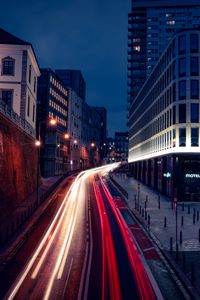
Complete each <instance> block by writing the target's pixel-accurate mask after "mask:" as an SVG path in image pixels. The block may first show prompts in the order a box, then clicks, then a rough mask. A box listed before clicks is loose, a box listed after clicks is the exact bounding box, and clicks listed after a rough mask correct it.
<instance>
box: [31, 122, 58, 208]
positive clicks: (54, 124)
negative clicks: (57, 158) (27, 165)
mask: <svg viewBox="0 0 200 300" xmlns="http://www.w3.org/2000/svg"><path fill="white" fill-rule="evenodd" d="M41 124H49V125H51V126H56V125H57V120H56V119H55V118H51V119H50V120H49V121H48V122H46V121H40V122H39V123H38V140H36V141H35V146H36V147H37V154H38V161H37V183H36V188H37V194H36V208H38V205H39V175H40V147H41Z"/></svg>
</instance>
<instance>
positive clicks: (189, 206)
mask: <svg viewBox="0 0 200 300" xmlns="http://www.w3.org/2000/svg"><path fill="white" fill-rule="evenodd" d="M189 214H190V205H189V204H188V215H189Z"/></svg>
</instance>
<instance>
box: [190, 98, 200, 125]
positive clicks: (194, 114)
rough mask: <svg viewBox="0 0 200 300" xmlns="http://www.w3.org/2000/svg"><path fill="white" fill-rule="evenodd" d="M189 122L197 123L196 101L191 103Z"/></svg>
mask: <svg viewBox="0 0 200 300" xmlns="http://www.w3.org/2000/svg"><path fill="white" fill-rule="evenodd" d="M191 122H192V123H199V104H198V103H192V104H191Z"/></svg>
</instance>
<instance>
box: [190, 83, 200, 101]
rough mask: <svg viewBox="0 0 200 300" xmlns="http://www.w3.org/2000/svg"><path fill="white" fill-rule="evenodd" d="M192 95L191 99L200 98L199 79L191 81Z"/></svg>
mask: <svg viewBox="0 0 200 300" xmlns="http://www.w3.org/2000/svg"><path fill="white" fill-rule="evenodd" d="M190 97H191V99H198V98H199V81H198V80H191V81H190Z"/></svg>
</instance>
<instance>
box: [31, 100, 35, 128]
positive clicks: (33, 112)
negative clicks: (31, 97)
mask: <svg viewBox="0 0 200 300" xmlns="http://www.w3.org/2000/svg"><path fill="white" fill-rule="evenodd" d="M32 120H33V123H34V122H35V104H33V118H32Z"/></svg>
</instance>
